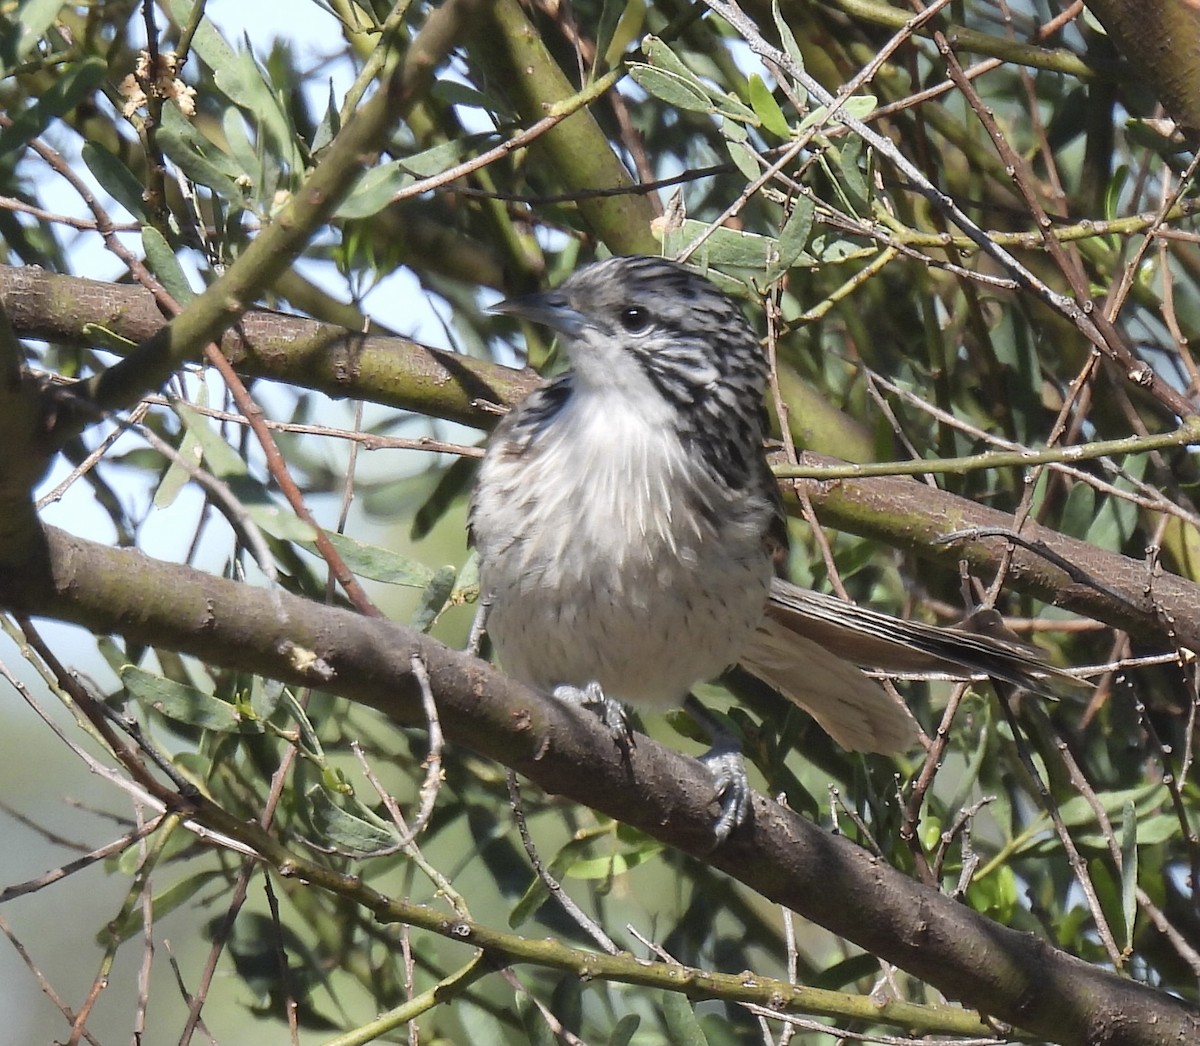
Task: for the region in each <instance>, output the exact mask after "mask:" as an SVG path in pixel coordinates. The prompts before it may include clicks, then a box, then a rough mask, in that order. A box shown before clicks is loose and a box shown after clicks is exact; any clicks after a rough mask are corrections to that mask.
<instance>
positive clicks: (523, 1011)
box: [513, 991, 558, 1046]
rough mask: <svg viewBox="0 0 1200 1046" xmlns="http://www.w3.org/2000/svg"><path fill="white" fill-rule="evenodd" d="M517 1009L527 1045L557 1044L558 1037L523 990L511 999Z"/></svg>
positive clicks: (548, 1045)
mask: <svg viewBox="0 0 1200 1046" xmlns="http://www.w3.org/2000/svg"><path fill="white" fill-rule="evenodd" d="M513 1004H514V1005H515V1006H516V1009H517V1017H518V1019H519V1020H520V1021H521V1029H522V1031H523V1032H524V1033H525V1039H524V1041H525V1042H526V1043H528V1044H529V1046H558V1039H556V1038H555V1037H554V1033H553V1032H552V1031H551V1030H550V1029H549V1028H548V1027H547V1026H546V1019H545V1017H543V1016H542V1011H541V1010H540V1009H539V1008H538V1007H537V1005H535V1003H534V1001H533V1000H532V999H531V998H530V997H529V996H528V994H526V993H525V992H523V991H521V992H517V994H516V996H515V997H514V999H513Z"/></svg>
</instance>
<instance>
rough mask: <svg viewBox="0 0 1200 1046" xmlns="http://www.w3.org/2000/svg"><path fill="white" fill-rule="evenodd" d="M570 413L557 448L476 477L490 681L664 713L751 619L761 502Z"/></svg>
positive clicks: (642, 437)
mask: <svg viewBox="0 0 1200 1046" xmlns="http://www.w3.org/2000/svg"><path fill="white" fill-rule="evenodd" d="M576 415H577V416H575V417H571V418H559V419H556V424H559V423H564V424H565V427H564V430H563V433H562V438H556V439H555V440H554V441H552V442H549V443H546V441H542V442H541V444H540V445H538V446H535V447H534V448H531V450H530V452H529V453H528V454H527V455H525V456H523V457H520V458H512V457H510V458H506V457H505V456H504V455H491V454H490V455H489V457H488V459H487V460H486V461H485V463H484V465H483V467H482V469H481V472H480V478H479V489H478V491H477V494H476V502H477V504H479V505H487V506H489V510H488V511H487V512H479V513H477V518H476V520H475V522H474V527H475V537H476V542H477V544H478V546H479V549H480V559H481V577H480V581H481V586H482V588H483V590H484V591H485V592H490V593H491V599H492V604H491V610H490V616H489V619H488V631H489V634H490V635H491V637H492V641H493V643H494V644H495V647H496V652H497V654H498V655H499V658H500V663H501V665H502V666H503V667H504V668H505V670H506V671H507V672H508V673H509V674H510V675H512V676H514V677H515V678H517V679H521V680H523V681H524V682H527V683H530V684H532V685H534V686H537V687H539V688H543V689H547V690H549V689H552V688H553V687H555V686H558V685H561V684H568V685H572V686H576V687H583V686H586V685H587V684H588V683H591V682H597V683H599V684H600V686H601V687H602V688H603V690H604V692H605V694H606V695H607V696H608V697H611V698H615V699H617V700H620V701H626V702H629V703H631V704H641V705H649V706H657V707H667V706H671V705H674V704H677V703H679V702H680V701H682V700H683V698H684V697H685V696H686V695H687V692H688V691H689V690H690V689H691V687H692V686H693V685H695V684H696V683H697V682H701V681H703V680H706V679H711V678H712V677H714V676H716V675H719V674H720V673H721V672H722V671H723V670H724V669H725V668H726V667H728V666H729V665H731V664H732V663H734V662H735V661H736V660H737V658H738V656H739V654H740V653H741V651H742V649H743V648H744V647H745V645H746V644H747V642H748V641H749V639H750V637H751V636H752V635H753V633H754V630H755V628H756V627H757V626H758V624H759V622H760V621H761V620H762V615H763V607H764V605H765V603H766V599H767V593H768V588H769V585H770V577H771V566H770V561H769V558H768V554H767V551H766V547H765V544H764V541H763V533H764V531H765V530H766V527H767V520H768V516H769V513H770V511H771V508H770V505H769V502H768V501H767V499H765V498H762V497H753V498H750V497H745V496H740V495H734V494H732V493H731V492H729V491H727V490H725V489H724V488H723V487H721V486H719V485H718V484H716V483H714V482H713V481H712V480H711V479H709V477H707V476H706V475H704V476H700V477H696V476H695V475H694V474H693V473H694V470H690V469H686V468H685V467H684V465H685V457H684V449H683V447H681V446H680V444H679V442H678V441H677V440H676V439H675V437H674V436H673V435H671V434H669V433H666V432H664V430H663V428H662V427H661V426H655V425H653V424H647V422H646V420H645V419H642V418H635V417H625V418H622V417H619V416H618V417H614V416H613V414H612V412H611V411H606V412H605V414H604V416H603V417H602V418H600V417H589V416H587V415H586V413H584V412H582V411H577V412H576ZM557 435H558V434H557V433H556V436H557ZM689 477H691V478H690V479H689ZM697 478H698V479H699V482H697ZM701 488H702V489H701ZM689 491H691V493H689ZM699 501H707V502H708V503H709V505H710V511H708V512H707V513H705V512H702V511H699V510H698V507H699V506H698V502H699ZM711 519H719V520H721V521H722V522H721V523H720V525H714V524H713V523H712V522H710V520H711ZM726 519H728V522H725V520H726Z"/></svg>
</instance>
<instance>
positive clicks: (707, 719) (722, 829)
mask: <svg viewBox="0 0 1200 1046" xmlns="http://www.w3.org/2000/svg"><path fill="white" fill-rule="evenodd" d="M683 707H684V708H685V709H686V710H687V713H688V715H690V716H691V717H692V719H693V720H694V721H695V723H696V725H697V726H699V727H700V729H701V730H703V731H704V732H705V733H706V734H707V735H708V740H709V742H710V743H711V744H712V747H711V748H710V749H709V750H708V751H707V752H705V753H704V755H702V756H701V757H700V762H702V763H703V764H704V765H705V766H706V767H707V768H708V772H709V773H710V774H712V779H713V785H714V787H715V788H716V794H717V799H718V800H719V802H720V804H721V814H720V816H719V817H718V818H717V820H716V823H715V824H714V825H713V835H715V836H716V837H717V845H720V844H721V843H723V842H724V841H725V840H726V838H727V837H728V836H729V833H730V832H732V831H733V830H734V829H735V828H737V827H738V825H740V824H742V823H743V822H744V821H745V820H746V818H747V817H748V816H749V814H750V801H751V798H752V797H753V792H752V790H751V788H750V779H749V777H747V776H746V763H745V761H744V760H743V759H742V746H741V741H740V740H739V738H738V737H736V736H735V735H734V734H733V733H731V732H730V731H729V730H728V729H727V728H726V727H725V725H724V723H722V722H721V720H720V719H718V718H717V717H716V716H714V715H713V714H712V713H711V712H710V711H709V710H708V709H707V708H705V707H704V706H703V705H702V704H701V703H700V702H699V701H698V700H697V699H696V696H695V695H694V694H688V696H687V697H686V698H685V699H684V702H683Z"/></svg>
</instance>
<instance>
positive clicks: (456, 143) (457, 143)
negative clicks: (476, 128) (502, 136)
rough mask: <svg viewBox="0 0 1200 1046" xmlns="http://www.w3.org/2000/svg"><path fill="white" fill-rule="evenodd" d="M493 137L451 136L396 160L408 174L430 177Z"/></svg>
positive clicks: (473, 135)
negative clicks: (428, 147) (430, 146)
mask: <svg viewBox="0 0 1200 1046" xmlns="http://www.w3.org/2000/svg"><path fill="white" fill-rule="evenodd" d="M495 137H496V136H495V135H493V134H472V135H464V136H463V137H461V138H452V139H451V140H450V141H448V142H442V143H440V144H439V145H435V146H434V147H433V148H432V149H425V150H423V151H421V152H419V153H414V154H413V155H412V156H402V157H400V159H399V161H398V162H399V163H400V165H401V166H402V167H403V168H404V169H405V170H406V171H408V172H409V173H410V174H415V175H416V176H417V177H418V178H430V177H432V176H433V175H435V174H441V173H442V172H443V171H446V170H449V169H450V168H451V167H453V166H454V165H455V164H456V163H458V162H459V161H460V160H461V159H462V158H463V157H464V156H466V155H467V154H468V153H471V152H474V151H475V149H476V148H477V147H478V145H479V144H480V143H482V142H487V141H490V140H492V139H494V138H495Z"/></svg>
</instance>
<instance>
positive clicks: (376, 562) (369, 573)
mask: <svg viewBox="0 0 1200 1046" xmlns="http://www.w3.org/2000/svg"><path fill="white" fill-rule="evenodd" d="M325 536H326V537H327V538H329V540H330V542H331V543H332V545H333V547H334V548H335V549H337V553H338V555H339V556H341V557H342V559H344V560H345V561H346V566H348V567H349V568H350V569H351V570H353V571H354V573H355V574H357V575H358V576H359V577H367V578H370V579H371V580H372V581H382V582H384V583H385V584H388V585H404V586H406V587H408V588H425V587H426V586H427V585H428V584H429V583H430V582H431V581H432V580H433V578H434V572H433V571H432V570H431V569H430V568H429V567H427V566H426V565H425V564H424V563H422V562H421V561H420V560H416V559H411V558H410V557H408V556H405V555H401V554H400V553H399V552H396V551H394V550H393V549H390V548H382V547H381V546H379V545H368V544H367V543H366V542H365V541H358V540H356V539H355V538H350V537H346V535H345V534H339V533H337V532H336V531H332V530H327V531H325ZM299 544H300V545H301V546H302V547H304V548H307V549H308V550H309V551H310V552H316V550H317V546H316V542H313V541H302V542H300V543H299Z"/></svg>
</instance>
